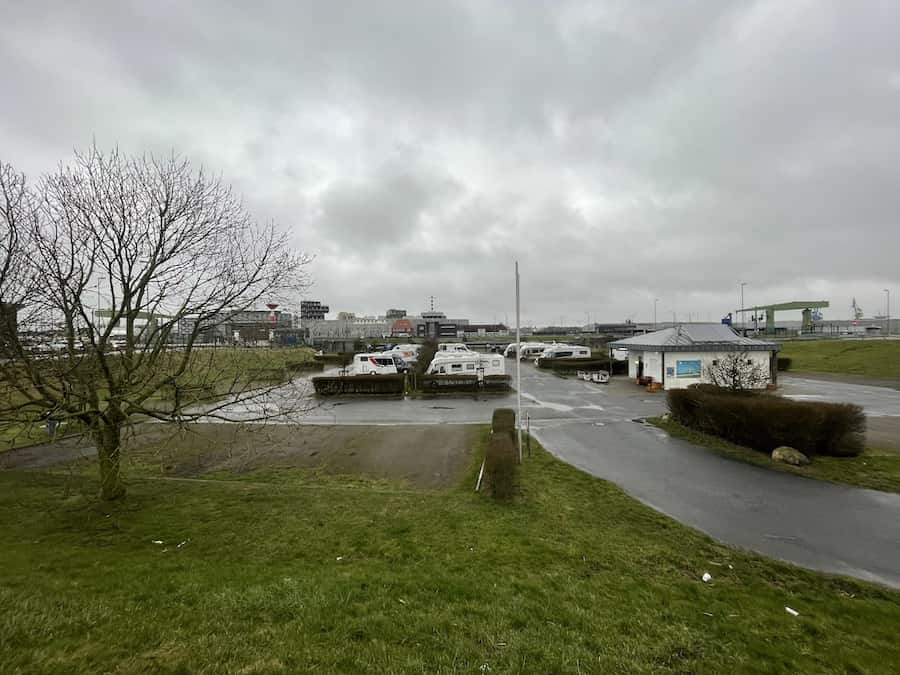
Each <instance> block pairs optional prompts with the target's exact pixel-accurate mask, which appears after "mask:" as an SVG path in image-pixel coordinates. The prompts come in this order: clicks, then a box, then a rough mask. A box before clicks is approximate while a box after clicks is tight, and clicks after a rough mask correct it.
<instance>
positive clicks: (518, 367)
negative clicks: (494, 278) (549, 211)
mask: <svg viewBox="0 0 900 675" xmlns="http://www.w3.org/2000/svg"><path fill="white" fill-rule="evenodd" d="M521 351H522V333H521V326H520V318H519V261H518V260H516V436H517V439H518V445H519V464H521V463H522V355H521V354H520V352H521Z"/></svg>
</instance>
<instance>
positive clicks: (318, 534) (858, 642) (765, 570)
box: [0, 429, 900, 674]
mask: <svg viewBox="0 0 900 675" xmlns="http://www.w3.org/2000/svg"><path fill="white" fill-rule="evenodd" d="M476 438H477V441H476V448H475V454H474V456H473V457H472V459H473V460H474V461H473V462H472V465H471V466H470V467H469V468H468V469H464V470H463V475H461V476H458V477H457V480H456V481H454V484H456V483H458V485H457V486H455V487H450V488H446V489H434V490H425V489H413V488H411V487H409V485H407V484H405V483H397V482H390V481H388V482H385V481H383V480H379V481H375V482H369V481H367V480H366V479H365V477H357V478H356V479H354V480H347V479H344V478H341V477H337V476H333V475H317V474H315V473H310V472H309V471H303V470H299V469H296V470H287V469H284V470H281V471H272V470H267V471H264V472H259V473H254V472H252V471H251V472H243V473H241V474H240V476H239V479H234V475H233V474H231V473H225V474H222V473H221V472H218V473H215V474H209V475H207V476H205V478H204V479H202V480H195V479H184V478H181V479H162V480H160V479H151V477H150V475H149V474H148V475H147V476H146V477H145V478H143V479H141V478H136V477H132V481H131V485H130V486H129V497H128V499H127V501H126V502H125V503H124V504H122V505H121V506H118V507H108V506H103V505H99V504H95V503H92V502H91V501H90V500H88V499H86V498H85V497H84V496H83V495H82V493H81V491H82V490H88V491H90V492H93V489H94V486H93V484H92V483H87V484H84V483H83V482H82V481H83V478H82V477H81V476H80V474H79V472H77V471H76V472H75V473H73V474H68V473H63V472H60V473H57V474H53V475H51V474H47V473H23V472H4V473H0V535H2V538H3V541H4V544H3V563H2V570H3V571H2V574H0V644H2V646H3V648H2V650H0V672H23V673H26V672H27V673H56V672H66V673H96V672H100V671H105V672H109V671H115V672H117V673H146V672H160V673H174V672H185V673H186V672H191V673H214V672H215V673H218V672H242V673H294V672H314V671H315V672H328V673H331V672H348V673H349V672H423V673H459V672H476V673H485V672H493V673H507V672H510V673H511V672H515V673H548V672H572V673H660V672H663V673H676V672H677V673H717V674H718V673H741V672H758V673H771V672H791V673H801V672H803V673H806V672H816V673H832V672H833V673H888V672H896V670H895V666H896V664H897V663H898V662H900V641H898V640H897V633H898V630H900V594H898V593H895V592H892V591H888V590H884V589H882V588H879V587H875V586H872V585H868V584H865V583H858V582H855V581H851V580H846V579H842V578H837V577H827V576H820V575H817V574H814V573H812V572H807V571H804V570H800V569H797V568H794V567H791V566H788V565H785V564H781V563H777V562H772V561H768V560H764V559H762V558H760V557H757V556H754V555H750V554H745V553H741V552H737V551H734V550H731V549H729V548H727V547H724V546H721V545H718V544H716V543H714V542H713V541H711V540H710V539H708V538H707V537H704V536H702V535H700V534H698V533H696V532H694V531H692V530H690V529H687V528H685V527H682V526H680V525H678V524H676V523H675V522H674V521H672V520H669V519H668V518H666V517H663V516H661V515H659V514H657V513H656V512H654V511H652V510H650V509H649V508H647V507H645V506H643V505H641V504H639V503H638V502H636V501H634V500H632V499H630V498H629V497H627V496H626V495H625V494H624V493H622V492H621V491H620V490H618V489H617V488H615V487H614V486H612V485H611V484H609V483H607V482H604V481H601V480H598V479H595V478H592V477H590V476H588V475H586V474H583V473H581V472H579V471H577V470H575V469H574V468H572V467H570V466H568V465H565V464H563V463H561V462H559V461H557V460H555V459H553V458H552V457H551V456H550V455H549V454H547V453H546V452H544V451H542V450H541V449H539V448H538V449H537V451H536V453H535V455H534V457H533V458H531V459H529V460H528V461H527V463H526V465H525V467H524V471H523V474H522V476H521V482H520V496H519V497H518V498H517V499H516V500H515V501H514V502H513V503H512V504H511V505H496V504H494V503H493V502H492V501H491V500H490V499H489V498H487V497H486V496H484V495H480V494H475V493H473V491H472V485H473V484H474V471H475V465H476V464H477V459H478V454H479V453H480V452H481V451H482V448H483V446H484V443H485V441H486V439H487V430H486V429H481V430H480V431H478V432H477V434H476ZM311 476H312V478H311ZM704 572H709V573H710V574H712V581H711V582H710V583H703V582H702V581H701V579H700V577H701V575H702V574H703V573H704ZM785 606H789V607H791V608H793V609H795V610H797V611H798V612H799V613H800V614H799V616H797V617H794V616H791V615H789V614H788V613H787V612H786V611H785Z"/></svg>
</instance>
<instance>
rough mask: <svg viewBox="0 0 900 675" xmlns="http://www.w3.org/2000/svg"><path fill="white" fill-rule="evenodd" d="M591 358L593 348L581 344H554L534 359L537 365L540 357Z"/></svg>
mask: <svg viewBox="0 0 900 675" xmlns="http://www.w3.org/2000/svg"><path fill="white" fill-rule="evenodd" d="M589 358H591V350H590V349H588V348H587V347H581V346H580V345H553V346H552V347H547V349H545V350H544V351H543V352H541V355H540V356H538V357H537V359H535V360H534V363H535V365H537V362H538V359H589Z"/></svg>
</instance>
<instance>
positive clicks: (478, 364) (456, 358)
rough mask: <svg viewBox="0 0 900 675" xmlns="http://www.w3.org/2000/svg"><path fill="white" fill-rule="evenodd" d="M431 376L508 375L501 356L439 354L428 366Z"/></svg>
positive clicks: (474, 353)
mask: <svg viewBox="0 0 900 675" xmlns="http://www.w3.org/2000/svg"><path fill="white" fill-rule="evenodd" d="M427 373H428V374H429V375H479V374H483V375H506V365H505V361H504V360H503V358H502V357H501V356H500V355H499V354H478V353H477V352H469V353H468V354H463V353H459V352H457V353H450V354H442V353H440V352H438V353H437V354H435V356H434V359H433V360H432V361H431V364H430V365H429V366H428V370H427Z"/></svg>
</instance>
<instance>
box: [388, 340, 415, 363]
mask: <svg viewBox="0 0 900 675" xmlns="http://www.w3.org/2000/svg"><path fill="white" fill-rule="evenodd" d="M421 348H422V345H412V344H409V345H397V346H396V347H393V348H391V349H388V350H387V351H386V352H384V353H385V354H393V355H394V356H399V357H400V358H401V359H403V361H404V362H406V363H415V362H416V361H418V360H419V350H420V349H421Z"/></svg>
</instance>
